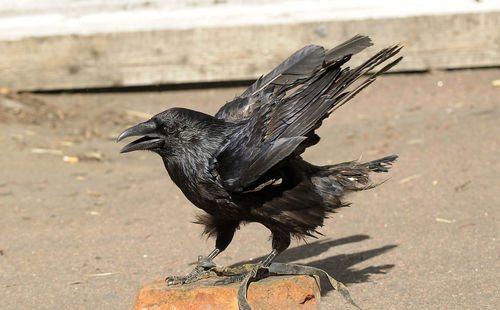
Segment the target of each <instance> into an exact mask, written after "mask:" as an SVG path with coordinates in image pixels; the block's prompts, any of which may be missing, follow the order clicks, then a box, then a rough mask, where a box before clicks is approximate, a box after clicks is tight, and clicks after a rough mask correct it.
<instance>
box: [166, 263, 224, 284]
mask: <svg viewBox="0 0 500 310" xmlns="http://www.w3.org/2000/svg"><path fill="white" fill-rule="evenodd" d="M216 267H217V265H216V264H215V263H214V262H213V261H212V260H210V259H209V258H208V257H206V256H201V255H200V256H198V264H197V266H196V267H195V268H194V269H193V270H192V271H191V272H190V273H189V274H188V275H187V276H170V277H166V278H165V283H166V285H167V286H171V285H177V284H189V283H193V282H196V281H199V280H202V279H208V278H211V277H216V276H217V273H215V272H214V271H213V269H214V268H216Z"/></svg>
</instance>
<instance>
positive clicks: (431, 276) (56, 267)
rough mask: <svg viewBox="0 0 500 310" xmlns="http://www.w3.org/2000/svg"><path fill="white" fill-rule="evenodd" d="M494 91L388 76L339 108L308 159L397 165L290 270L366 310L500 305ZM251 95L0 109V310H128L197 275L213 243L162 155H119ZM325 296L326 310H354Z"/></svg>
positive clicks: (473, 83) (478, 83) (106, 97)
mask: <svg viewBox="0 0 500 310" xmlns="http://www.w3.org/2000/svg"><path fill="white" fill-rule="evenodd" d="M496 79H500V70H498V69H491V70H475V71H453V72H438V73H433V74H410V75H400V74H398V75H386V76H384V77H382V78H381V79H380V80H379V81H377V82H376V83H375V84H374V85H372V86H370V88H369V89H367V90H366V91H364V92H363V93H362V94H360V95H359V96H358V97H357V98H356V99H355V100H353V101H352V102H350V103H349V104H348V105H347V106H345V107H343V108H342V109H340V110H338V111H337V112H335V114H334V115H333V117H331V118H330V119H329V120H328V121H327V122H325V123H324V125H323V127H322V128H321V130H320V135H321V136H322V142H321V143H320V144H319V145H317V146H315V147H314V148H311V149H310V150H309V151H308V152H307V153H306V155H305V157H306V158H307V159H308V160H310V161H312V162H314V163H317V164H327V163H335V162H341V161H346V160H351V159H356V158H358V157H360V156H361V155H362V156H363V159H364V160H371V159H375V158H377V157H379V156H383V155H386V154H392V153H397V154H399V155H400V159H399V161H398V162H397V164H396V165H395V167H394V168H393V170H391V173H390V174H388V175H383V176H382V178H381V179H379V180H383V179H384V178H387V177H390V179H389V180H387V182H386V183H384V184H383V185H382V186H380V187H378V188H376V189H373V190H371V191H367V192H362V193H358V194H356V195H353V196H351V197H350V200H351V201H352V202H353V206H352V207H351V208H347V209H343V210H341V212H340V213H338V214H336V215H335V216H333V218H332V219H330V220H328V222H327V224H326V225H325V227H324V228H323V229H322V230H321V231H322V233H324V234H325V236H326V237H325V238H322V239H319V240H314V239H311V240H308V243H307V244H304V243H298V242H296V243H294V244H293V245H292V247H291V248H290V249H289V250H288V251H287V252H285V253H284V254H283V255H282V257H281V258H280V259H281V261H287V262H300V263H305V264H310V265H313V266H317V267H321V268H324V269H326V270H327V271H329V272H330V273H331V274H332V275H333V276H334V277H336V278H337V279H338V280H341V281H344V282H345V283H346V284H347V285H348V287H349V288H350V290H351V294H352V295H353V296H354V298H355V300H356V301H357V302H358V303H359V304H360V305H361V306H362V307H363V308H365V309H498V308H500V300H499V296H500V289H499V287H500V285H499V284H500V283H499V281H498V278H499V274H500V260H499V253H500V251H499V240H498V238H499V236H498V232H499V218H498V208H499V205H500V198H499V195H498V193H499V190H500V187H499V182H498V174H499V172H500V169H499V168H500V160H499V158H500V139H499V138H498V137H499V134H500V131H499V129H500V127H499V125H500V110H499V106H500V88H498V87H494V86H493V85H492V81H493V80H496ZM239 92H241V89H218V90H212V89H210V90H194V91H175V92H163V93H126V94H73V95H37V96H31V95H26V96H23V97H20V98H19V97H16V96H13V98H11V101H6V100H5V98H4V99H2V100H1V102H2V105H1V107H0V112H1V113H0V143H1V145H2V150H3V151H2V156H1V157H0V170H1V171H2V173H1V174H2V176H1V178H0V210H1V213H2V216H1V218H0V292H1V293H0V308H1V309H127V308H128V307H129V306H130V305H131V302H132V298H133V296H134V294H135V292H136V291H137V290H138V288H139V287H140V285H141V283H142V282H144V281H148V280H152V279H158V278H162V277H164V276H165V275H172V274H184V273H186V272H188V271H189V270H190V269H191V268H192V266H191V265H190V264H192V263H193V262H194V261H195V259H196V257H197V255H198V254H206V253H208V252H209V251H210V250H211V249H212V246H213V241H211V240H208V241H207V240H206V239H204V238H200V232H201V230H200V227H199V226H197V225H195V224H192V223H191V221H192V220H193V215H194V214H195V213H196V212H198V211H197V210H196V209H195V208H194V207H193V206H192V205H190V203H189V202H188V201H187V200H186V199H185V198H184V197H183V196H182V194H181V192H180V191H179V190H178V189H177V188H176V187H175V186H174V185H173V184H172V182H171V181H170V180H169V178H168V176H167V174H166V172H165V171H164V170H163V167H162V163H161V161H160V158H159V157H158V156H156V155H154V154H152V153H146V152H143V153H138V152H136V153H135V154H134V153H131V154H125V155H120V154H119V153H118V151H119V149H120V147H121V146H122V145H118V144H116V143H115V142H114V141H113V140H114V138H115V137H116V135H117V134H118V133H119V132H120V131H122V130H123V129H125V128H126V127H127V126H128V125H131V124H133V123H136V122H138V121H141V120H142V119H143V118H142V117H143V114H144V113H157V112H159V111H162V110H163V109H166V108H168V107H172V106H184V107H188V108H193V109H199V110H202V111H205V112H209V113H213V112H215V111H216V110H217V108H218V107H219V106H220V105H221V104H222V103H224V102H225V101H226V100H230V99H232V97H233V96H234V95H236V94H238V93H239ZM47 152H49V153H47ZM64 156H78V157H79V162H77V163H73V164H71V163H68V162H65V161H64V160H63V157H64ZM70 160H71V158H70ZM268 235H269V234H268V232H267V231H266V230H265V229H264V228H263V227H261V226H259V225H254V224H251V225H247V226H245V227H243V228H242V229H241V230H240V231H239V232H238V233H237V236H236V238H235V240H234V241H233V243H232V244H231V246H230V247H229V248H228V250H227V252H225V253H223V254H222V255H220V257H219V258H217V262H218V263H219V264H221V265H224V264H234V263H237V262H242V261H245V260H247V259H250V258H254V259H255V258H258V257H260V256H262V255H265V254H266V253H267V252H268V251H269V250H270V242H269V241H268ZM324 293H325V296H324V298H323V301H322V303H323V306H324V308H323V309H333V308H334V309H341V308H342V309H343V308H348V306H347V305H346V304H345V303H344V302H343V300H342V299H341V298H340V297H339V296H338V294H335V292H334V291H328V290H327V291H325V292H324Z"/></svg>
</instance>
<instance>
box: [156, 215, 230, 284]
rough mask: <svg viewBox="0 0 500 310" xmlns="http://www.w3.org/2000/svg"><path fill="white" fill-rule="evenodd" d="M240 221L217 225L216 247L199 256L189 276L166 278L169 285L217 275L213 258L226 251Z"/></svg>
mask: <svg viewBox="0 0 500 310" xmlns="http://www.w3.org/2000/svg"><path fill="white" fill-rule="evenodd" d="M238 225H239V222H238V223H233V222H230V223H227V222H226V223H222V224H220V225H218V226H215V227H214V229H215V230H216V232H217V239H216V240H215V249H214V250H213V251H212V252H210V254H208V255H207V256H199V257H198V264H197V265H196V267H195V268H194V269H193V270H192V271H191V272H190V273H189V274H188V275H187V276H184V277H182V276H170V277H167V278H166V279H165V283H166V284H167V285H176V284H188V283H192V282H196V281H198V280H201V279H206V278H210V277H215V276H217V275H218V274H217V272H216V271H214V269H215V268H216V267H217V265H216V264H215V263H214V262H213V259H214V258H215V257H216V256H217V255H219V253H221V252H222V251H224V250H225V249H226V248H227V246H228V245H229V243H231V240H232V239H233V236H234V232H235V231H236V228H237V227H238Z"/></svg>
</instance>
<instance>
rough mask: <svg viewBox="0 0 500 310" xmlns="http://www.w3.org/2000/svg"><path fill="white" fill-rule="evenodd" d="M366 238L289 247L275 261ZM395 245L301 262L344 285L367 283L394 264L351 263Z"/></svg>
mask: <svg viewBox="0 0 500 310" xmlns="http://www.w3.org/2000/svg"><path fill="white" fill-rule="evenodd" d="M369 238H370V237H369V236H367V235H353V236H349V237H345V238H340V239H336V240H328V239H327V240H319V241H315V242H311V243H308V244H304V245H300V246H296V247H293V248H289V249H287V250H286V251H285V252H283V254H281V255H280V256H278V257H277V258H276V260H275V261H276V262H282V263H293V262H295V261H298V260H303V259H307V258H311V257H315V256H317V255H320V254H321V253H324V252H326V251H328V250H329V249H330V248H332V247H335V246H340V245H343V244H347V243H353V242H361V241H364V240H366V239H369ZM395 247H397V245H386V246H383V247H379V248H375V249H371V250H367V251H361V252H356V253H351V254H340V255H335V256H330V257H327V258H325V259H321V260H316V261H312V262H307V263H305V265H308V266H312V267H316V268H320V269H323V270H325V271H326V272H328V273H329V274H330V275H331V276H333V277H334V278H335V279H336V280H338V281H341V282H343V283H344V284H349V283H362V282H367V281H368V280H369V278H370V276H371V275H372V274H384V273H386V272H388V271H389V270H390V269H392V268H393V267H394V264H385V265H379V266H370V267H366V268H363V269H355V268H353V267H352V266H353V265H355V264H358V263H360V262H362V261H365V260H367V259H370V258H372V257H375V256H378V255H381V254H383V253H385V252H387V251H389V250H391V249H393V248H395ZM264 257H265V256H261V257H257V258H255V259H253V260H251V261H244V262H243V261H242V262H238V263H236V264H234V265H232V267H234V266H237V265H241V264H243V263H256V262H259V261H262V260H263V259H264ZM321 287H322V288H324V289H326V290H325V291H324V292H327V291H330V290H331V287H330V285H328V284H327V283H326V282H325V283H323V282H322V285H321Z"/></svg>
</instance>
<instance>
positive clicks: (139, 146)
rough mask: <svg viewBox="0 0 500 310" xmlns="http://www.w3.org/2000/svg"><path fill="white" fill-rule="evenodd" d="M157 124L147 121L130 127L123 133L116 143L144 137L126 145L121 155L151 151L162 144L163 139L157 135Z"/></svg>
mask: <svg viewBox="0 0 500 310" xmlns="http://www.w3.org/2000/svg"><path fill="white" fill-rule="evenodd" d="M156 129H157V128H156V124H155V123H154V122H153V121H147V122H144V123H140V124H138V125H135V126H134V127H130V128H129V129H127V130H125V131H124V132H122V133H121V134H120V135H119V136H118V139H117V140H116V142H119V141H121V140H123V139H125V138H127V137H132V136H143V137H142V138H140V139H137V140H135V141H133V142H131V143H129V144H127V145H125V146H124V147H123V148H122V149H121V150H120V153H127V152H132V151H138V150H150V149H152V148H154V147H156V146H158V145H159V144H160V141H161V137H160V135H158V134H157V133H156Z"/></svg>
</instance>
